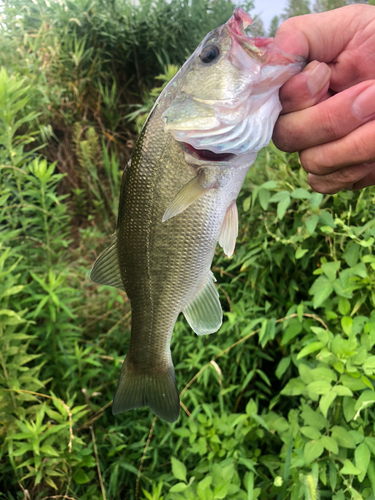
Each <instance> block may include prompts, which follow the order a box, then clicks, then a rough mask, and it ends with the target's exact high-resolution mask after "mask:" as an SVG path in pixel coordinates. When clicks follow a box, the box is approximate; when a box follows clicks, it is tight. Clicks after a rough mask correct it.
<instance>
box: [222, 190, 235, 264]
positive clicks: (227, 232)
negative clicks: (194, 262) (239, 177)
mask: <svg viewBox="0 0 375 500" xmlns="http://www.w3.org/2000/svg"><path fill="white" fill-rule="evenodd" d="M237 235H238V212H237V205H236V200H233V201H232V203H231V204H230V205H229V208H228V210H227V212H226V214H225V217H224V220H223V223H222V225H221V229H220V233H219V245H220V246H221V247H222V248H223V250H224V253H225V254H226V255H228V257H231V256H232V255H233V252H234V247H235V246H236V238H237Z"/></svg>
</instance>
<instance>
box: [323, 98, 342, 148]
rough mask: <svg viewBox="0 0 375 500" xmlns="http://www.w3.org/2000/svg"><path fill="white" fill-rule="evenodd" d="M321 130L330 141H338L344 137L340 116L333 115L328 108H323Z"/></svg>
mask: <svg viewBox="0 0 375 500" xmlns="http://www.w3.org/2000/svg"><path fill="white" fill-rule="evenodd" d="M320 128H321V130H322V132H323V135H324V136H325V137H327V139H328V140H330V141H332V140H335V139H338V138H340V137H342V135H343V129H342V122H341V119H340V115H339V114H338V113H333V112H332V110H331V109H329V107H328V106H323V107H322V109H321V114H320Z"/></svg>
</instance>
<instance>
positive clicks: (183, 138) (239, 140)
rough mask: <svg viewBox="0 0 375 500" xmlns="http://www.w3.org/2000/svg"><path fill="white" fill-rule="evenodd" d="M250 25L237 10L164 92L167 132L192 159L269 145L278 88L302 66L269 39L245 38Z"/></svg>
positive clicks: (218, 158) (277, 107)
mask: <svg viewBox="0 0 375 500" xmlns="http://www.w3.org/2000/svg"><path fill="white" fill-rule="evenodd" d="M251 23H252V19H251V17H250V16H249V15H248V14H246V12H244V11H243V10H242V9H241V8H237V9H235V11H234V13H233V16H232V17H231V18H230V19H229V21H228V22H227V23H226V24H224V25H223V26H220V27H219V28H217V29H215V30H213V31H212V32H211V33H209V34H208V35H207V36H206V37H205V38H204V40H203V41H202V43H201V44H200V45H199V46H198V47H197V49H196V50H195V52H194V53H193V54H192V56H191V57H190V58H189V59H188V61H187V62H186V63H185V64H184V66H183V67H182V68H181V70H180V72H179V73H177V75H176V76H175V78H174V79H173V80H172V82H170V85H168V87H167V88H166V90H165V91H166V93H167V94H168V93H169V97H170V98H169V103H168V106H167V107H166V109H165V110H164V112H163V115H162V118H163V119H164V122H165V131H168V132H169V133H171V134H172V135H173V137H174V138H175V139H176V140H177V141H179V142H180V143H182V144H184V145H185V146H186V148H187V151H188V152H189V154H190V155H192V156H193V157H200V158H201V159H203V160H207V161H227V160H228V159H229V158H230V157H231V156H233V155H244V154H249V153H254V152H255V153H256V152H257V151H259V150H260V149H261V148H262V147H264V146H265V145H266V144H268V142H269V141H270V139H271V136H272V131H273V127H274V124H275V122H276V120H277V117H278V115H279V113H280V110H281V105H280V101H279V96H278V90H279V88H280V87H281V85H283V84H284V83H285V82H286V81H287V80H288V79H289V78H291V77H292V76H293V75H295V74H297V73H298V72H300V71H301V70H302V69H303V67H304V65H305V60H304V58H302V57H300V56H296V55H292V54H286V53H284V52H283V51H282V50H280V49H279V48H278V47H277V46H276V44H275V42H274V39H273V38H262V37H256V38H252V37H250V36H248V35H247V34H246V32H245V29H246V28H247V26H249V25H250V24H251Z"/></svg>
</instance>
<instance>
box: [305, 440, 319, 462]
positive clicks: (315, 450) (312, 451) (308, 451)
mask: <svg viewBox="0 0 375 500" xmlns="http://www.w3.org/2000/svg"><path fill="white" fill-rule="evenodd" d="M323 451H324V447H323V444H322V442H321V440H320V439H318V440H317V441H309V442H308V443H306V444H305V448H304V450H303V455H304V457H305V462H306V463H307V464H308V463H310V462H312V461H313V460H315V459H316V458H319V457H320V455H321V454H322V453H323Z"/></svg>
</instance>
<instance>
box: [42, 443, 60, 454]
mask: <svg viewBox="0 0 375 500" xmlns="http://www.w3.org/2000/svg"><path fill="white" fill-rule="evenodd" d="M40 451H41V452H42V453H45V454H46V455H51V456H52V457H58V456H60V453H59V452H58V451H57V450H55V449H54V448H52V446H50V445H49V444H44V445H43V446H42V447H41V448H40Z"/></svg>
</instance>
